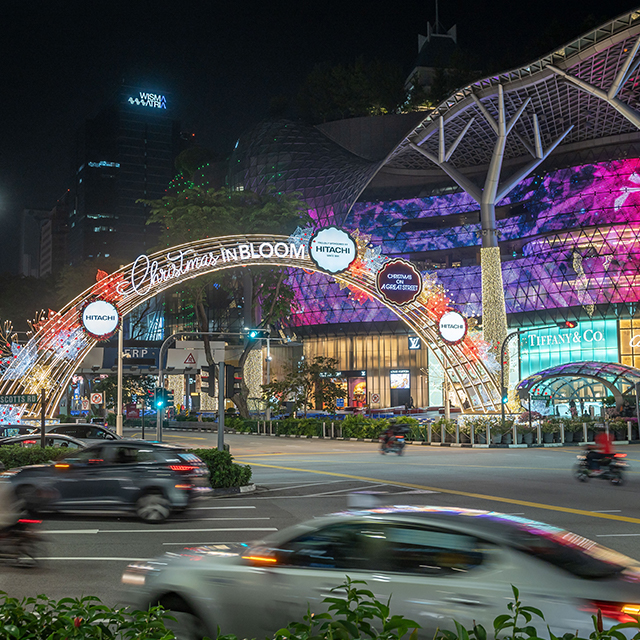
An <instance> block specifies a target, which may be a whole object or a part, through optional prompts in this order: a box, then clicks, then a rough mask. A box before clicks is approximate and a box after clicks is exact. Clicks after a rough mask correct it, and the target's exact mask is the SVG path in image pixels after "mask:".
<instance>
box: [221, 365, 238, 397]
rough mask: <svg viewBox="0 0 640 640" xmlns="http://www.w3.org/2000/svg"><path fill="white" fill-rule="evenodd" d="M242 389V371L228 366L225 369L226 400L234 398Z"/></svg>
mask: <svg viewBox="0 0 640 640" xmlns="http://www.w3.org/2000/svg"><path fill="white" fill-rule="evenodd" d="M241 387H242V369H241V368H240V367H234V366H233V365H227V366H226V367H225V368H224V395H225V398H233V396H235V395H236V393H238V392H239V391H240V389H241Z"/></svg>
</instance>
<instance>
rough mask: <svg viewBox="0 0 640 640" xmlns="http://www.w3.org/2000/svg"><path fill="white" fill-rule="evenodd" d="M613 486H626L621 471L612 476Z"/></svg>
mask: <svg viewBox="0 0 640 640" xmlns="http://www.w3.org/2000/svg"><path fill="white" fill-rule="evenodd" d="M611 484H615V485H617V486H618V487H619V486H621V485H623V484H624V478H623V477H622V474H621V473H620V472H619V471H614V472H613V475H612V476H611Z"/></svg>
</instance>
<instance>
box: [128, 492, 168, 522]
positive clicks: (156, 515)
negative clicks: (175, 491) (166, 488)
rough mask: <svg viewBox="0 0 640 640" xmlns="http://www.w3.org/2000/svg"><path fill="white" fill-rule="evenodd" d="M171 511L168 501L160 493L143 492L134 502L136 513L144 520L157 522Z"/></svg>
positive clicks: (163, 519)
mask: <svg viewBox="0 0 640 640" xmlns="http://www.w3.org/2000/svg"><path fill="white" fill-rule="evenodd" d="M170 513H171V506H170V505H169V501H168V500H167V499H166V498H165V497H164V496H163V495H162V494H161V493H151V492H150V493H145V494H144V495H142V496H140V497H139V498H138V501H137V502H136V515H137V516H138V518H140V519H141V520H144V522H152V523H156V524H159V523H161V522H164V521H165V520H166V519H167V518H168V517H169V514H170Z"/></svg>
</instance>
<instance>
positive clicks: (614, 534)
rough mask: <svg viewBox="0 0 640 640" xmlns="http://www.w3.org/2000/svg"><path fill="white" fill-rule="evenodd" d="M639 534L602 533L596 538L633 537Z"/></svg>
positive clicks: (639, 534)
mask: <svg viewBox="0 0 640 640" xmlns="http://www.w3.org/2000/svg"><path fill="white" fill-rule="evenodd" d="M636 536H640V533H602V534H600V535H599V536H596V538H634V537H636Z"/></svg>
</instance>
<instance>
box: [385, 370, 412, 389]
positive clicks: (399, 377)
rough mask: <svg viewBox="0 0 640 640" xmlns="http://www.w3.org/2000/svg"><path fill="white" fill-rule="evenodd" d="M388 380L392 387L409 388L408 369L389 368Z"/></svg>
mask: <svg viewBox="0 0 640 640" xmlns="http://www.w3.org/2000/svg"><path fill="white" fill-rule="evenodd" d="M389 382H390V383H391V388H392V389H411V377H410V372H409V369H391V371H389Z"/></svg>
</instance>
